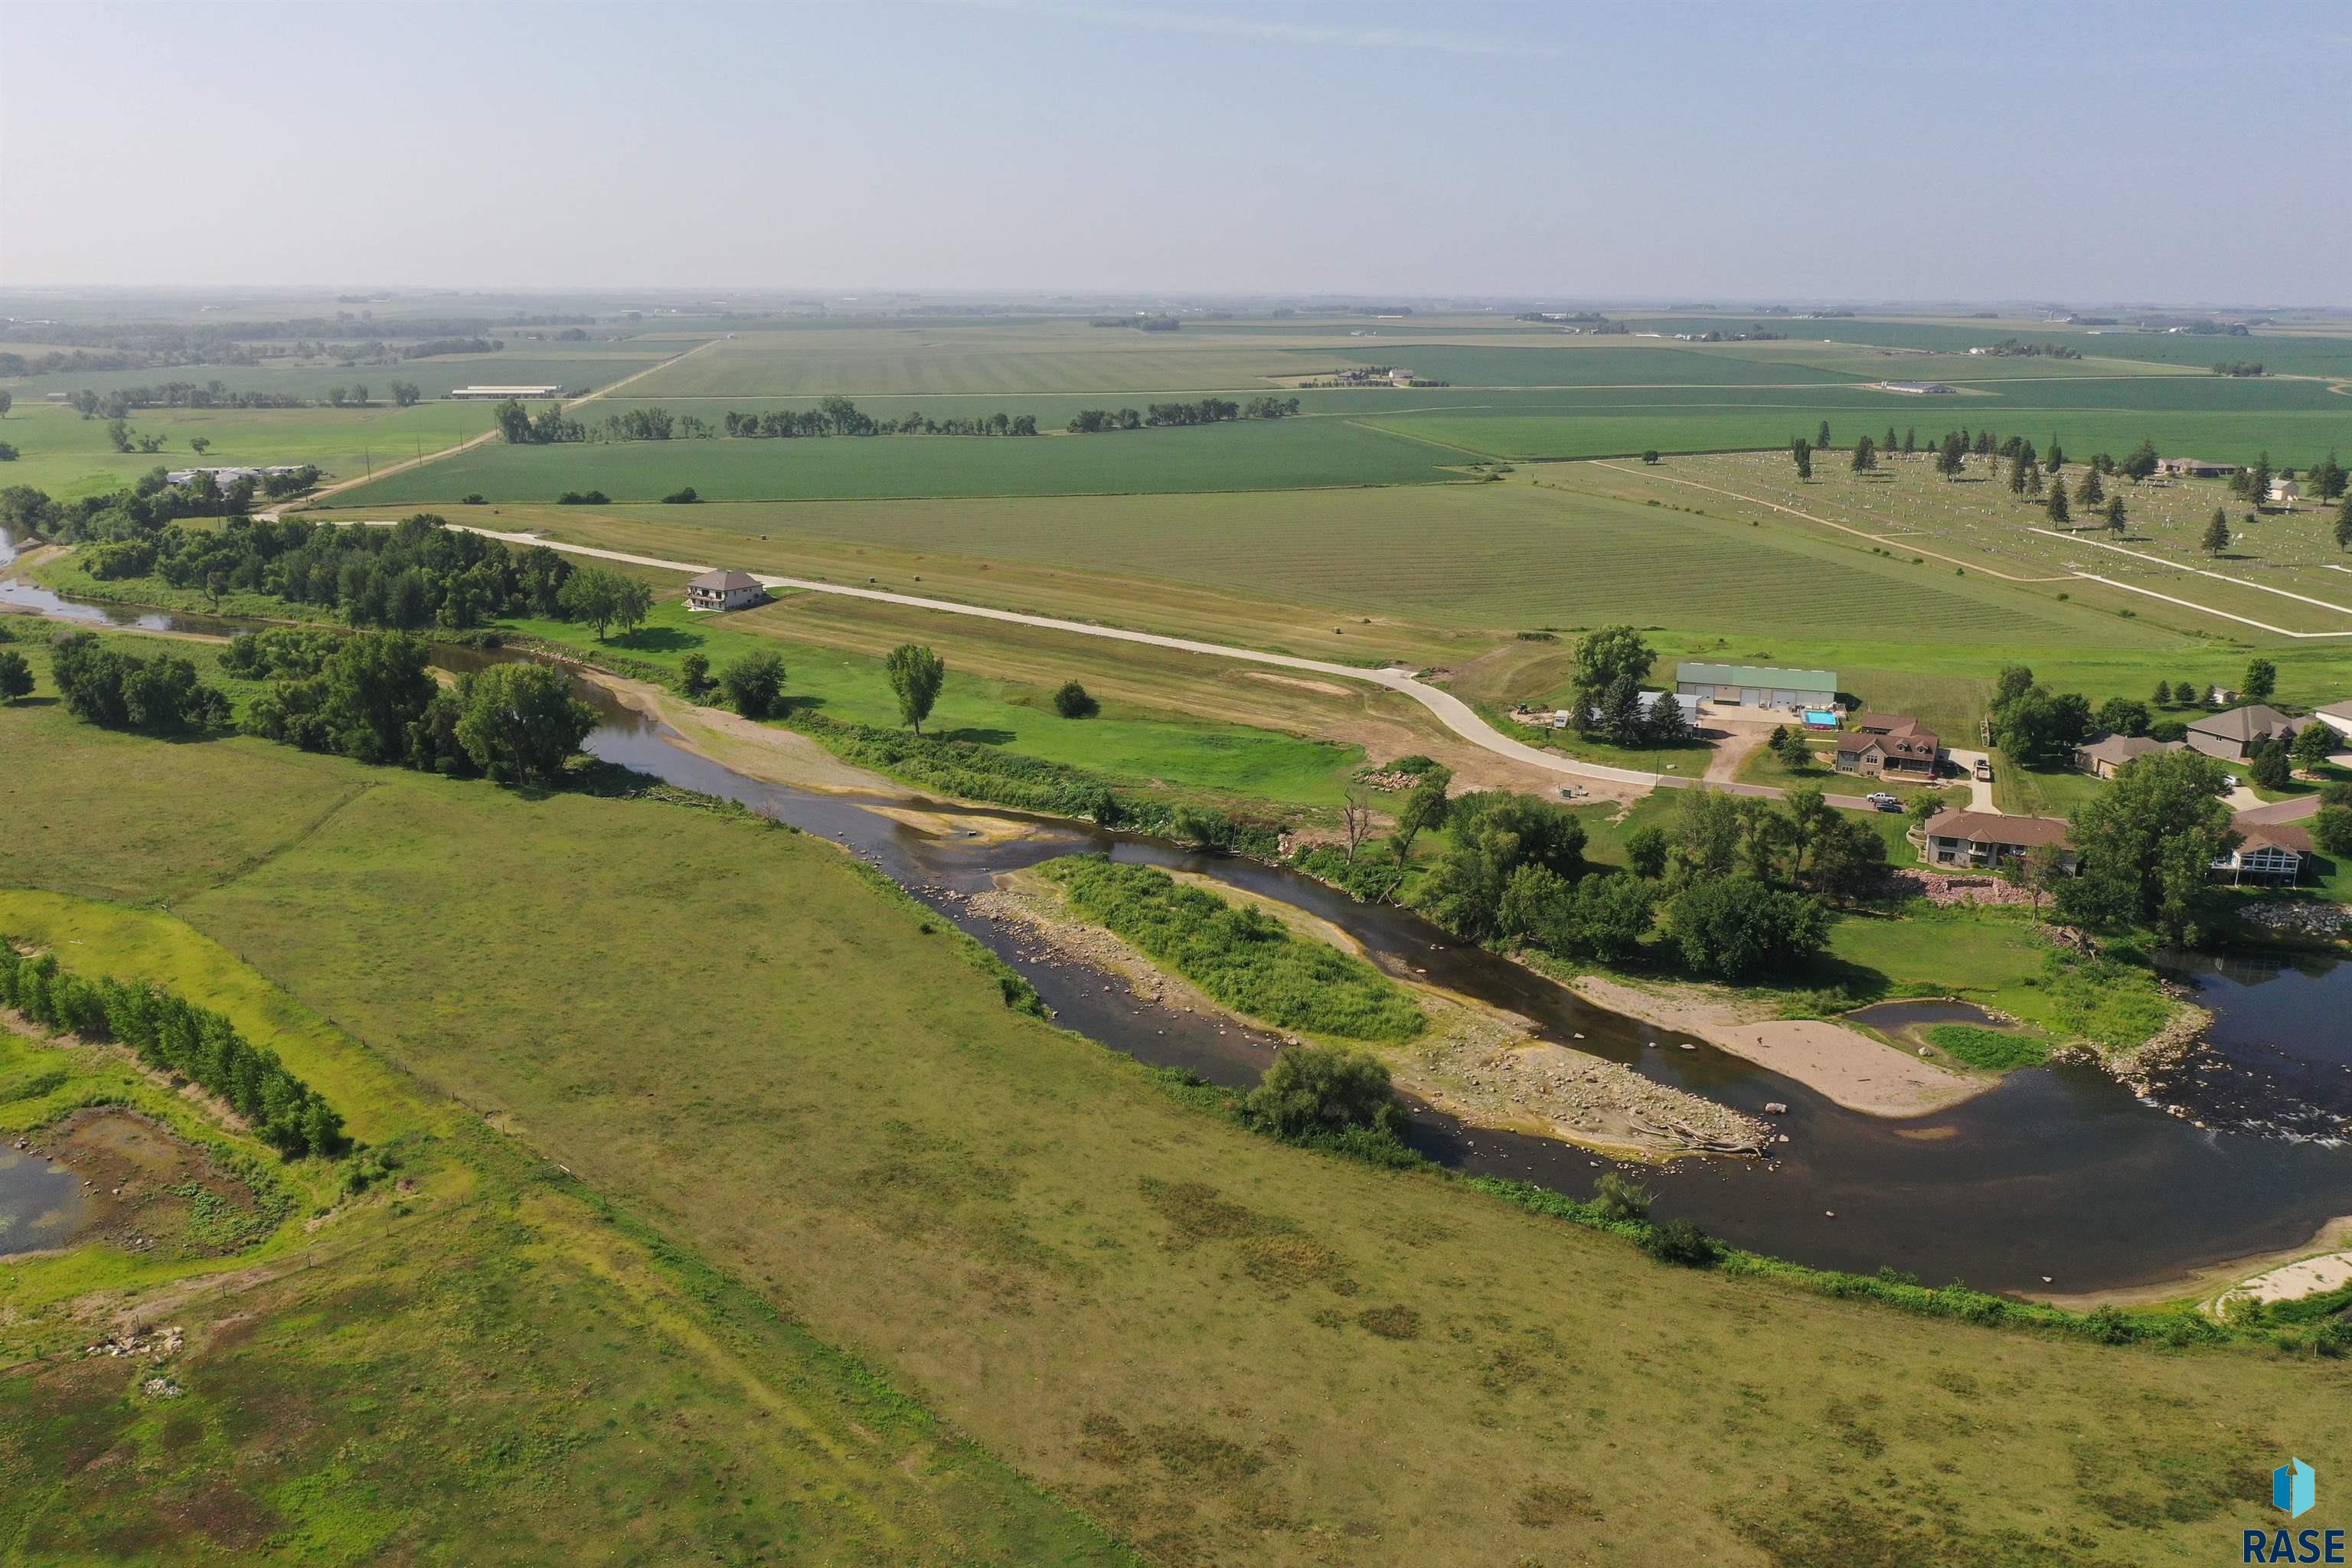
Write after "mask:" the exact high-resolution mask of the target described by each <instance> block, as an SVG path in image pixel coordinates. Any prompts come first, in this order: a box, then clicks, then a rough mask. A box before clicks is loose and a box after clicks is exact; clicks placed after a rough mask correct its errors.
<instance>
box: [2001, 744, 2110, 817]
mask: <svg viewBox="0 0 2352 1568" xmlns="http://www.w3.org/2000/svg"><path fill="white" fill-rule="evenodd" d="M1992 768H1993V773H1992V802H1993V805H1995V806H1996V807H1997V808H1998V809H2000V810H2001V811H2005V812H2009V813H2011V814H2012V815H2015V816H2074V811H2075V808H2076V807H2078V806H2083V805H2089V804H2090V803H2091V802H2092V801H2094V800H2096V799H2097V798H2098V797H2099V795H2100V793H2101V792H2102V791H2104V790H2105V788H2106V785H2105V784H2104V783H2103V782H2101V781H2100V780H2098V779H2095V778H2093V777H2092V776H2091V775H2090V774H2088V773H2081V772H2078V771H2077V770H2075V769H2073V768H2025V767H2020V766H2018V765H2017V764H2016V763H2012V762H2011V761H2010V760H2009V757H2008V754H2007V753H2006V752H1993V753H1992Z"/></svg>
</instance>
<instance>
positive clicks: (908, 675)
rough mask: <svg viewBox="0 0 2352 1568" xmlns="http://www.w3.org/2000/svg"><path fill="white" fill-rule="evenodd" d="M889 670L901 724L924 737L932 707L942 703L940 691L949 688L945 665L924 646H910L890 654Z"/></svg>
mask: <svg viewBox="0 0 2352 1568" xmlns="http://www.w3.org/2000/svg"><path fill="white" fill-rule="evenodd" d="M886 668H887V670H888V672H889V676H890V689H891V691H892V692H894V693H896V694H897V696H898V718H899V720H900V721H901V722H904V723H907V724H911V725H913V726H914V730H915V733H916V734H918V735H919V734H921V733H922V732H923V721H924V720H926V719H928V718H929V717H930V716H931V705H932V704H933V703H935V702H937V701H938V700H940V687H942V686H944V685H946V684H947V679H948V667H947V664H946V662H945V661H944V660H942V659H941V658H940V656H939V655H938V654H935V653H933V652H932V651H931V650H930V649H929V648H928V647H924V646H923V645H922V644H921V643H911V642H909V643H900V644H899V645H898V647H894V648H892V649H891V650H890V658H889V660H888V663H887V666H886Z"/></svg>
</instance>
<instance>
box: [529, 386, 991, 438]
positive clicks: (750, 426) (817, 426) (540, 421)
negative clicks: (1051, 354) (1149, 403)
mask: <svg viewBox="0 0 2352 1568" xmlns="http://www.w3.org/2000/svg"><path fill="white" fill-rule="evenodd" d="M490 417H491V421H492V423H494V424H495V425H496V426H498V430H499V436H500V437H502V438H503V439H504V440H506V441H507V442H508V443H509V445H512V446H517V447H527V446H547V445H551V444H553V443H559V442H570V441H588V440H593V439H597V438H599V437H601V438H602V439H604V440H606V441H669V440H707V439H709V437H713V436H717V435H726V436H730V437H745V438H752V439H766V440H780V439H782V440H789V439H795V438H799V439H810V438H814V437H830V436H1034V435H1036V434H1037V416H1035V415H1034V414H1005V413H1002V412H999V413H995V414H975V415H953V416H949V417H947V418H945V419H935V418H932V417H931V416H929V415H926V414H924V413H923V412H921V411H920V410H919V409H908V411H907V412H906V413H904V414H901V415H898V416H896V417H890V416H882V417H877V416H874V415H871V414H868V413H866V411H865V410H864V409H862V408H860V407H858V406H857V405H856V404H855V403H852V402H851V401H850V400H849V399H847V398H845V397H838V396H830V395H829V396H826V397H823V398H820V399H818V400H817V404H816V406H814V408H771V409H766V410H763V411H759V412H753V413H744V412H742V411H740V410H737V409H731V408H730V409H729V410H728V411H727V413H726V415H725V416H723V417H722V418H721V419H720V420H719V423H718V425H717V426H713V425H712V424H711V423H710V422H709V420H706V419H704V418H703V417H701V416H699V415H695V414H673V413H671V412H670V411H669V410H668V409H667V408H660V407H641V408H631V409H628V410H626V411H625V412H623V413H619V414H614V415H611V416H607V417H606V418H605V420H604V423H603V424H601V425H596V426H589V425H584V424H583V423H581V422H580V421H579V420H577V419H573V418H571V417H570V416H567V415H565V414H564V412H563V411H562V408H561V407H560V406H558V405H554V404H550V405H547V406H546V407H545V408H544V409H542V410H541V411H540V413H538V414H537V415H533V414H532V413H531V412H530V410H529V409H527V408H526V407H524V406H523V405H522V404H521V403H520V401H518V400H516V399H514V398H508V399H506V400H505V401H504V402H501V403H499V404H498V405H495V406H494V407H493V408H492V409H491V410H490Z"/></svg>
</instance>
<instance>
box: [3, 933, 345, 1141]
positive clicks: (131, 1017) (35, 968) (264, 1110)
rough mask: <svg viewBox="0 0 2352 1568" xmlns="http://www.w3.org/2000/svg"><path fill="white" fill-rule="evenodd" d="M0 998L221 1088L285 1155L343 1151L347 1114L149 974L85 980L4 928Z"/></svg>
mask: <svg viewBox="0 0 2352 1568" xmlns="http://www.w3.org/2000/svg"><path fill="white" fill-rule="evenodd" d="M0 1005H7V1006H10V1007H14V1008H16V1010H17V1011H18V1012H20V1013H22V1014H24V1015H25V1016H26V1017H28V1018H30V1019H32V1020H33V1021H34V1022H36V1023H38V1024H43V1025H46V1026H48V1027H50V1028H52V1029H60V1030H65V1031H68V1032H69V1033H72V1034H75V1035H79V1036H80V1037H82V1038H83V1039H85V1040H106V1039H117V1040H121V1042H122V1043H123V1044H124V1045H127V1046H129V1047H131V1049H132V1050H134V1051H136V1052H137V1053H138V1054H139V1059H140V1060H141V1061H142V1062H145V1063H146V1064H147V1065H148V1066H149V1067H151V1068H156V1069H158V1070H160V1071H163V1072H169V1073H177V1074H179V1075H180V1076H181V1077H183V1078H184V1079H188V1080H189V1081H191V1082H193V1083H195V1084H197V1085H199V1086H201V1087H202V1088H203V1089H205V1090H206V1091H207V1092H208V1093H211V1094H214V1095H216V1096H218V1097H219V1098H220V1099H221V1100H223V1101H225V1102H226V1104H227V1105H228V1107H229V1109H230V1110H234V1111H236V1114H237V1115H238V1116H239V1117H241V1118H243V1119H244V1121H245V1123H246V1125H247V1126H248V1127H250V1128H252V1129H253V1131H254V1133H255V1135H256V1136H257V1137H258V1138H259V1139H260V1140H261V1141H262V1142H265V1143H267V1144H268V1145H269V1146H270V1147H271V1148H273V1149H275V1150H277V1151H278V1152H279V1153H280V1154H282V1155H284V1156H285V1157H286V1158H287V1159H289V1160H292V1159H299V1158H300V1157H302V1156H303V1155H306V1154H320V1155H331V1154H340V1153H341V1152H344V1151H345V1150H346V1149H348V1148H349V1147H350V1146H351V1142H350V1140H349V1139H347V1138H345V1137H344V1136H343V1119H342V1117H341V1115H339V1114H338V1113H337V1112H336V1111H335V1110H334V1108H333V1107H332V1106H331V1105H329V1104H328V1103H327V1102H326V1100H324V1099H323V1098H321V1097H320V1094H319V1092H318V1090H316V1089H312V1088H311V1087H310V1085H308V1084H306V1083H304V1082H303V1081H302V1080H301V1079H299V1078H297V1077H295V1076H294V1074H293V1073H292V1072H290V1071H289V1070H288V1068H287V1067H286V1064H285V1063H284V1062H282V1061H280V1060H278V1054H277V1053H276V1052H274V1051H271V1050H269V1049H268V1048H267V1047H261V1046H257V1045H255V1044H254V1043H253V1042H252V1041H250V1040H248V1039H247V1038H246V1037H244V1036H243V1035H240V1034H238V1033H237V1032H236V1026H234V1025H232V1024H231V1023H230V1022H229V1021H228V1019H226V1017H224V1016H221V1015H220V1014H218V1013H215V1012H213V1011H211V1010H210V1009H209V1008H205V1007H199V1006H197V1005H194V1003H192V1002H189V1001H188V1000H186V999H185V998H184V997H182V996H179V995H177V994H173V993H172V992H170V991H166V990H163V989H162V988H161V987H159V986H156V985H152V984H147V983H146V982H143V981H138V982H131V983H128V984H126V983H125V982H122V981H120V980H113V979H105V978H101V979H99V980H85V979H83V978H81V977H80V976H79V975H77V974H74V973H71V972H70V971H68V970H67V969H65V968H63V967H61V966H60V965H59V964H58V958H57V954H56V953H54V952H44V953H42V954H40V955H39V956H38V957H33V958H28V957H26V955H25V954H24V953H23V952H20V951H19V950H18V946H17V943H16V941H15V939H13V938H10V937H6V936H0Z"/></svg>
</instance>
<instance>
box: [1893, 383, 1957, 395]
mask: <svg viewBox="0 0 2352 1568" xmlns="http://www.w3.org/2000/svg"><path fill="white" fill-rule="evenodd" d="M1878 390H1879V391H1881V392H1899V393H1901V394H1903V395H1905V396H1906V397H1942V396H1947V395H1951V391H1952V389H1951V388H1950V387H1948V386H1946V385H1945V384H1943V383H1942V382H1940V381H1882V382H1880V383H1879V384H1878Z"/></svg>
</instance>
